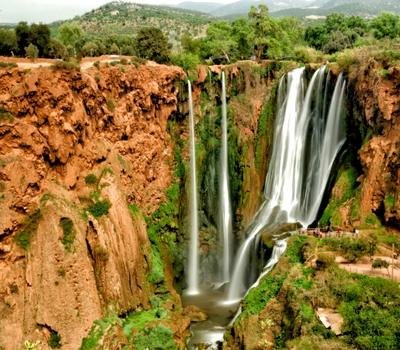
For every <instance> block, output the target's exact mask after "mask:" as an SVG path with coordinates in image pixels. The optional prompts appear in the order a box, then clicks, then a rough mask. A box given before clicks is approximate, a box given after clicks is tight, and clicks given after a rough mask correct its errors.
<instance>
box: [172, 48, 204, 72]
mask: <svg viewBox="0 0 400 350" xmlns="http://www.w3.org/2000/svg"><path fill="white" fill-rule="evenodd" d="M171 62H172V64H174V65H176V66H180V67H182V68H183V69H184V70H185V71H186V72H192V71H195V70H196V68H197V66H198V65H199V64H200V57H199V56H198V55H195V54H193V53H190V52H185V53H180V54H176V55H174V56H172V57H171Z"/></svg>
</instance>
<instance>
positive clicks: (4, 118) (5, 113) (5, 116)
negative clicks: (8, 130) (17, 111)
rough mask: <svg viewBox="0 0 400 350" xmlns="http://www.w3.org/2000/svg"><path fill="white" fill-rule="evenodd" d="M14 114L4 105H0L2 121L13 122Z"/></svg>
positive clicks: (0, 118)
mask: <svg viewBox="0 0 400 350" xmlns="http://www.w3.org/2000/svg"><path fill="white" fill-rule="evenodd" d="M14 119H15V118H14V116H13V115H12V113H10V112H9V111H8V110H7V109H5V108H4V107H0V122H13V121H14Z"/></svg>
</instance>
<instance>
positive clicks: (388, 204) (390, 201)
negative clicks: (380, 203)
mask: <svg viewBox="0 0 400 350" xmlns="http://www.w3.org/2000/svg"><path fill="white" fill-rule="evenodd" d="M384 203H385V209H386V210H391V209H393V207H394V205H395V198H394V195H393V194H391V193H389V194H387V195H386V196H385V202H384Z"/></svg>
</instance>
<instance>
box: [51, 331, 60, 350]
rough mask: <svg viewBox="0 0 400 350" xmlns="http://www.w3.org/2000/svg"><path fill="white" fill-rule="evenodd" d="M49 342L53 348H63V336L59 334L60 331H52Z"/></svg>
mask: <svg viewBox="0 0 400 350" xmlns="http://www.w3.org/2000/svg"><path fill="white" fill-rule="evenodd" d="M48 344H49V346H50V347H51V348H52V349H59V348H61V336H60V335H59V334H58V332H56V331H51V333H50V338H49V341H48Z"/></svg>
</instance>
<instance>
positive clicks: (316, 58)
mask: <svg viewBox="0 0 400 350" xmlns="http://www.w3.org/2000/svg"><path fill="white" fill-rule="evenodd" d="M323 58H324V57H323V54H322V53H321V52H320V51H317V50H316V49H314V48H312V47H304V46H299V47H296V48H295V49H294V59H295V60H296V61H298V62H302V63H317V62H318V63H319V62H322V61H323Z"/></svg>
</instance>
